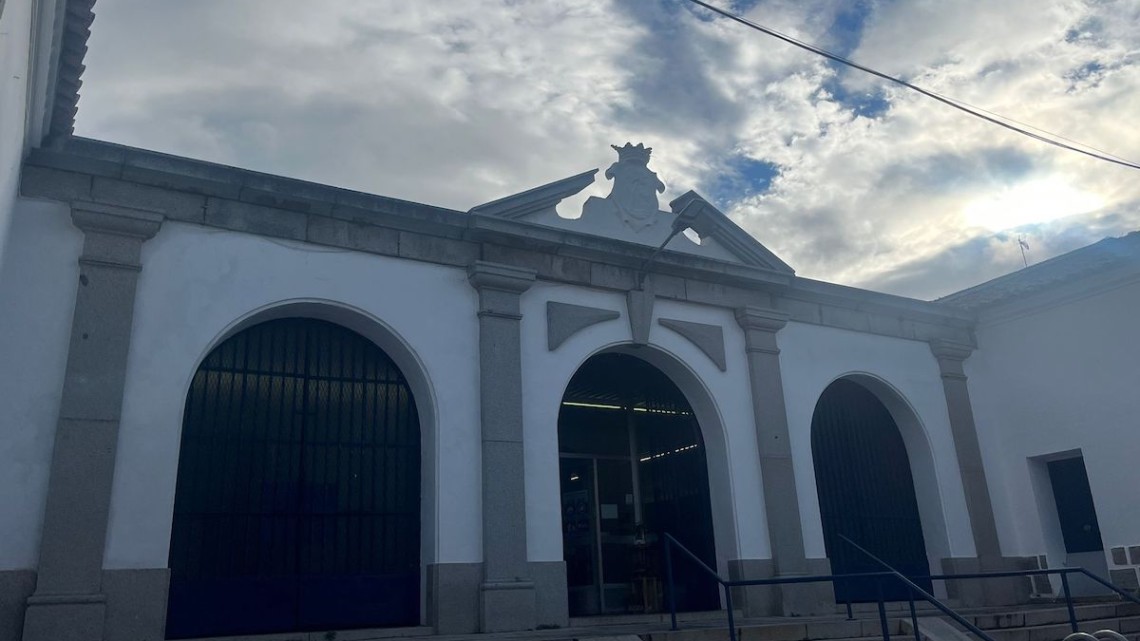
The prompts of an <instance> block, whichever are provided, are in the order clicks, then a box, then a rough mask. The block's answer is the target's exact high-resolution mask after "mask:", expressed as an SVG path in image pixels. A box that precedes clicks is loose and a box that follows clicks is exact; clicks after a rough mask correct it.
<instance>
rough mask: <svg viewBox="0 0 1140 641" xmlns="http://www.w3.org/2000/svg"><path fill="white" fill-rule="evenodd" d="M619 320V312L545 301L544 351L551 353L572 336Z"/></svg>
mask: <svg viewBox="0 0 1140 641" xmlns="http://www.w3.org/2000/svg"><path fill="white" fill-rule="evenodd" d="M618 318H621V312H616V311H614V310H612V309H598V308H597V307H586V306H584V305H571V304H570V303H558V302H555V301H547V303H546V349H547V351H551V352H553V351H554V350H556V349H558V348H559V347H560V346H561V345H562V343H565V342H566V340H567V339H569V338H570V337H571V336H573V335H574V334H577V333H578V332H580V331H582V330H584V329H586V328H587V327H590V326H591V325H597V324H598V323H604V322H606V321H611V320H615V319H618Z"/></svg>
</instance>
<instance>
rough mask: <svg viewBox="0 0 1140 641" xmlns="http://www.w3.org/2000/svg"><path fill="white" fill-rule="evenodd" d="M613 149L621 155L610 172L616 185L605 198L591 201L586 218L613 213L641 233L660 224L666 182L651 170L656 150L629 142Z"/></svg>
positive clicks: (586, 206)
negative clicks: (660, 195)
mask: <svg viewBox="0 0 1140 641" xmlns="http://www.w3.org/2000/svg"><path fill="white" fill-rule="evenodd" d="M610 147H612V148H613V149H614V151H616V152H617V153H618V161H617V162H615V163H614V164H612V165H610V168H609V169H607V170H606V178H609V179H611V180H613V181H614V186H613V188H612V189H611V190H610V195H609V196H606V197H605V198H604V199H603V198H590V199H589V200H587V201H586V205H585V207H584V208H583V210H582V215H583V216H596V215H601V214H605V213H609V214H612V215H616V216H617V217H618V218H620V219H621V220H622V222H624V223H625V224H626V225H628V226H629V227H630V228H631V229H633V230H634V231H641V230H642V229H644V228H646V227H648V226H650V225H652V224H654V223H656V222H657V214H658V213H659V209H658V204H657V194H658V193H660V192H664V191H665V183H663V182H661V179H660V178H658V177H657V174H656V173H654V172H653V171H652V170H650V169H649V167H648V163H649V154H650V153H651V152H652V151H653V149H652V148H650V147H646V146H645V145H644V144H642V143H638V144H637V146H636V147H635V146H633V145H632V144H630V143H628V142H627V143H625V146H624V147H618V146H616V145H610Z"/></svg>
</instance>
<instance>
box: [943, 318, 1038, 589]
mask: <svg viewBox="0 0 1140 641" xmlns="http://www.w3.org/2000/svg"><path fill="white" fill-rule="evenodd" d="M973 350H974V348H973V347H972V346H970V345H966V344H962V343H955V342H951V341H946V340H942V339H936V340H933V341H931V342H930V351H931V352H933V353H934V357H935V358H936V359H937V360H938V369H939V370H940V372H941V375H942V389H943V391H944V393H945V395H946V409H947V412H948V413H949V415H950V432H951V434H952V435H953V437H954V450H955V452H956V454H957V455H958V469H959V471H960V474H961V478H962V489H963V490H964V491H965V494H966V510H967V512H968V513H969V515H970V526H971V529H972V531H973V536H974V548H975V550H976V553H977V559H946V560H944V561H943V564H944V566H945V567H944V568H943V569H944V571H946V572H951V573H953V572H978V571H982V572H985V571H1000V570H1017V569H1027V568H1024V567H1022V565H1023V564H1022V563H1020V562H1019V561H1018V559H1012V558H1010V559H1007V558H1003V557H1002V554H1001V545H1000V543H999V542H998V534H997V525H996V524H995V522H994V510H993V504H992V503H991V501H990V490H989V484H988V483H987V482H986V470H985V466H984V465H983V464H982V449H981V445H980V444H979V442H978V430H977V427H976V426H975V424H974V410H973V407H972V405H971V403H970V390H969V387H968V386H967V383H966V373H965V371H964V369H963V367H962V364H963V361H965V360H966V359H967V358H969V356H970V354H971V353H972V352H973ZM947 590H948V591H949V593H950V595H951V596H954V597H956V598H958V599H959V601H960V602H961V603H962V604H963V605H981V604H989V605H999V604H1006V603H1016V602H1021V601H1024V600H1026V599H1028V596H1029V594H1028V583H1027V582H1026V581H1025V580H1024V579H1016V578H1014V579H1005V580H996V579H988V580H984V581H982V580H979V581H951V582H948V583H947Z"/></svg>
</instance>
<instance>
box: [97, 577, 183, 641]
mask: <svg viewBox="0 0 1140 641" xmlns="http://www.w3.org/2000/svg"><path fill="white" fill-rule="evenodd" d="M169 592H170V570H169V569H167V568H148V569H131V570H125V569H124V570H103V593H104V594H105V595H107V617H106V622H105V624H104V631H105V632H106V638H107V639H111V640H114V641H118V640H119V639H130V640H132V641H144V640H151V639H154V640H158V639H165V638H166V605H167V595H168V594H169Z"/></svg>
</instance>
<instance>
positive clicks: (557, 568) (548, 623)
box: [528, 561, 570, 629]
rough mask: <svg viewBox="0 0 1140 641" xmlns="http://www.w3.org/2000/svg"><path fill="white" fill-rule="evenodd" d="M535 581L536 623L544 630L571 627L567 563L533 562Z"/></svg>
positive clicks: (531, 571) (531, 575)
mask: <svg viewBox="0 0 1140 641" xmlns="http://www.w3.org/2000/svg"><path fill="white" fill-rule="evenodd" d="M528 565H530V577H531V579H533V580H534V601H535V623H536V624H537V625H536V627H537V628H539V629H542V628H565V627H566V626H568V625H570V605H569V601H570V597H569V593H568V591H567V588H566V562H565V561H531V562H530V563H529V564H528Z"/></svg>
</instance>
